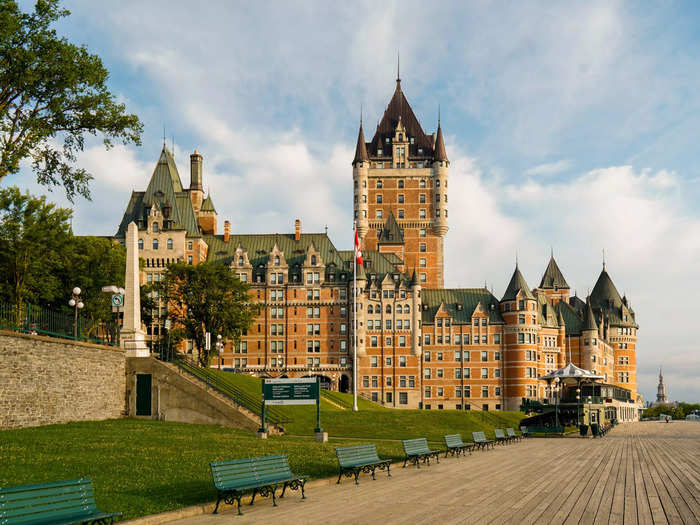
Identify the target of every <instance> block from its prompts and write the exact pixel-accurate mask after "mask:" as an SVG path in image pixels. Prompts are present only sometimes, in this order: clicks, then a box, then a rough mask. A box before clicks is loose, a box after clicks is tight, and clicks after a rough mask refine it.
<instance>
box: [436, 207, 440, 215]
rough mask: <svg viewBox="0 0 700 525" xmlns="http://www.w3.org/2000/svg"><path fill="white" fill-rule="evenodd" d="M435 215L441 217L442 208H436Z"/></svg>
mask: <svg viewBox="0 0 700 525" xmlns="http://www.w3.org/2000/svg"><path fill="white" fill-rule="evenodd" d="M435 216H436V217H439V216H440V208H438V209H437V210H435Z"/></svg>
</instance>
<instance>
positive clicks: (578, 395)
mask: <svg viewBox="0 0 700 525" xmlns="http://www.w3.org/2000/svg"><path fill="white" fill-rule="evenodd" d="M580 402H581V383H579V386H578V388H577V389H576V423H577V424H578V426H579V427H580V426H581V407H580Z"/></svg>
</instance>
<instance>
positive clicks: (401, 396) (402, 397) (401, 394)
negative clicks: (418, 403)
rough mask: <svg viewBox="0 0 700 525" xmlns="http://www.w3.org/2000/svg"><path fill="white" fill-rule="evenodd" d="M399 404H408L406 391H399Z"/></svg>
mask: <svg viewBox="0 0 700 525" xmlns="http://www.w3.org/2000/svg"><path fill="white" fill-rule="evenodd" d="M399 405H408V392H399Z"/></svg>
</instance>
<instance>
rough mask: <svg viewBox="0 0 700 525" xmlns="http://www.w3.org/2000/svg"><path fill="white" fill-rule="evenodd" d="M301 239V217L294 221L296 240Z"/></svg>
mask: <svg viewBox="0 0 700 525" xmlns="http://www.w3.org/2000/svg"><path fill="white" fill-rule="evenodd" d="M300 239H301V221H300V220H299V219H297V220H295V221H294V240H295V241H298V240H300Z"/></svg>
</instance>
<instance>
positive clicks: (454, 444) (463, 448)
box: [445, 434, 474, 457]
mask: <svg viewBox="0 0 700 525" xmlns="http://www.w3.org/2000/svg"><path fill="white" fill-rule="evenodd" d="M445 447H447V450H445V457H447V455H448V454H452V455H453V456H454V455H455V454H456V455H458V456H459V455H460V454H461V453H463V452H469V455H470V456H471V454H472V448H474V445H473V444H471V443H464V442H462V436H461V435H459V434H447V435H446V436H445Z"/></svg>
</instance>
